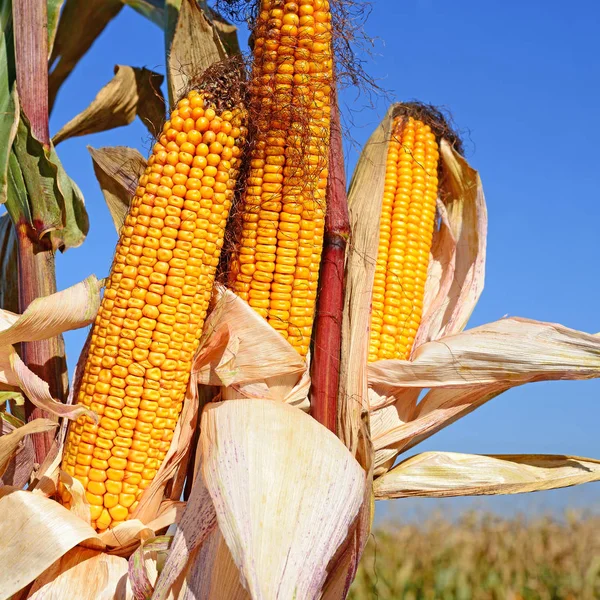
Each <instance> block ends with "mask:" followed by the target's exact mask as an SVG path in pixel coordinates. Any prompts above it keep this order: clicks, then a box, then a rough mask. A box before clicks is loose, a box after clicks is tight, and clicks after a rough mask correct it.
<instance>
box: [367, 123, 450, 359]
mask: <svg viewBox="0 0 600 600" xmlns="http://www.w3.org/2000/svg"><path fill="white" fill-rule="evenodd" d="M392 132H393V133H392V139H391V140H390V141H389V146H388V153H387V162H386V173H385V187H384V193H383V202H382V210H381V219H380V226H379V247H378V251H377V262H376V266H375V279H374V285H373V296H372V313H371V327H370V340H369V355H368V360H369V362H374V361H377V360H382V359H405V360H407V359H408V358H410V354H411V351H412V347H413V343H414V340H415V336H416V334H417V330H418V328H419V325H420V322H421V316H422V312H423V298H424V295H425V280H426V278H427V268H428V265H429V252H430V250H431V243H432V239H433V230H434V227H435V218H436V217H435V215H436V201H437V195H438V160H439V146H438V143H437V141H436V136H435V134H434V133H433V132H432V130H431V127H429V125H426V124H425V123H423V122H422V121H420V120H419V119H415V118H413V117H410V116H399V117H396V119H395V120H394V123H393V128H392Z"/></svg>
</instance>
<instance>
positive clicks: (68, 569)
mask: <svg viewBox="0 0 600 600" xmlns="http://www.w3.org/2000/svg"><path fill="white" fill-rule="evenodd" d="M27 598H28V599H29V600H65V599H66V598H73V599H77V600H132V599H133V594H132V591H131V587H130V585H129V582H128V579H127V560H126V559H125V558H121V557H119V556H112V555H110V554H105V553H103V552H100V551H98V550H90V549H86V548H80V547H77V548H73V549H72V550H70V551H69V552H67V553H66V554H65V555H64V556H62V557H61V558H60V559H59V560H57V561H56V562H55V563H54V564H53V565H52V566H51V567H50V568H48V569H47V570H46V571H44V573H42V574H41V575H40V576H39V577H38V578H37V579H36V581H35V583H34V584H33V587H32V588H31V591H30V592H29V595H28V596H27Z"/></svg>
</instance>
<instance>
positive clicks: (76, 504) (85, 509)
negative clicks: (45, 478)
mask: <svg viewBox="0 0 600 600" xmlns="http://www.w3.org/2000/svg"><path fill="white" fill-rule="evenodd" d="M60 481H61V483H62V484H63V485H64V487H65V488H66V490H67V491H68V492H69V493H70V494H71V506H70V508H69V510H70V511H71V512H72V513H73V514H74V515H77V516H78V517H79V518H80V519H81V520H82V521H83V522H84V523H87V524H88V525H90V526H91V524H92V519H91V517H90V504H89V502H88V500H87V498H86V495H85V488H84V487H83V484H82V483H81V482H80V481H79V480H78V479H77V478H75V477H71V475H69V474H68V473H67V472H66V471H62V470H61V471H60Z"/></svg>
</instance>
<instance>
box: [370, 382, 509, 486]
mask: <svg viewBox="0 0 600 600" xmlns="http://www.w3.org/2000/svg"><path fill="white" fill-rule="evenodd" d="M507 389H508V388H507V386H505V385H499V384H494V385H487V386H479V385H478V386H473V387H469V388H436V389H433V390H431V391H430V392H428V393H427V394H426V395H425V397H424V398H423V400H421V402H419V404H418V406H417V408H416V412H415V414H414V417H413V418H411V419H410V420H408V421H407V422H405V423H402V422H400V421H399V420H398V418H397V413H395V412H392V411H393V407H392V411H389V412H388V414H387V416H386V423H384V424H382V425H381V427H380V432H379V434H378V435H377V437H373V445H374V446H375V450H376V453H375V475H381V474H382V473H383V472H385V471H387V470H388V468H389V467H390V466H391V465H392V464H393V462H394V458H395V457H396V456H397V455H398V454H399V453H400V452H403V451H406V450H408V449H409V448H412V447H414V446H416V445H417V444H419V443H421V442H422V441H424V440H426V439H427V438H429V437H431V436H432V435H433V434H434V433H437V432H438V431H440V430H441V429H443V428H444V427H448V425H451V424H452V423H454V422H455V421H457V420H458V419H461V418H462V417H464V416H466V415H468V414H469V413H471V412H473V411H474V410H475V409H477V408H479V407H480V406H482V405H483V404H485V403H486V402H489V401H490V400H492V399H493V398H495V397H496V396H498V395H500V394H501V393H502V392H504V391H506V390H507ZM386 411H387V409H386ZM384 464H385V467H384V468H383V470H382V467H383V466H384Z"/></svg>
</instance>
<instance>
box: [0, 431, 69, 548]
mask: <svg viewBox="0 0 600 600" xmlns="http://www.w3.org/2000/svg"><path fill="white" fill-rule="evenodd" d="M56 427H58V423H54V422H53V421H50V420H49V419H34V420H33V421H30V422H29V423H27V424H26V425H23V426H22V427H18V428H17V429H14V430H13V431H11V432H10V433H8V434H6V435H3V436H0V477H1V476H2V475H3V474H4V472H5V471H6V468H7V467H8V463H9V462H10V461H11V459H12V457H13V456H14V455H15V454H16V453H17V451H18V449H19V444H20V443H21V440H22V439H23V438H24V437H25V436H27V435H30V434H32V433H41V432H43V431H51V430H52V429H54V428H56ZM0 514H2V513H1V512H0ZM4 514H6V513H4ZM0 539H1V538H0Z"/></svg>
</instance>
